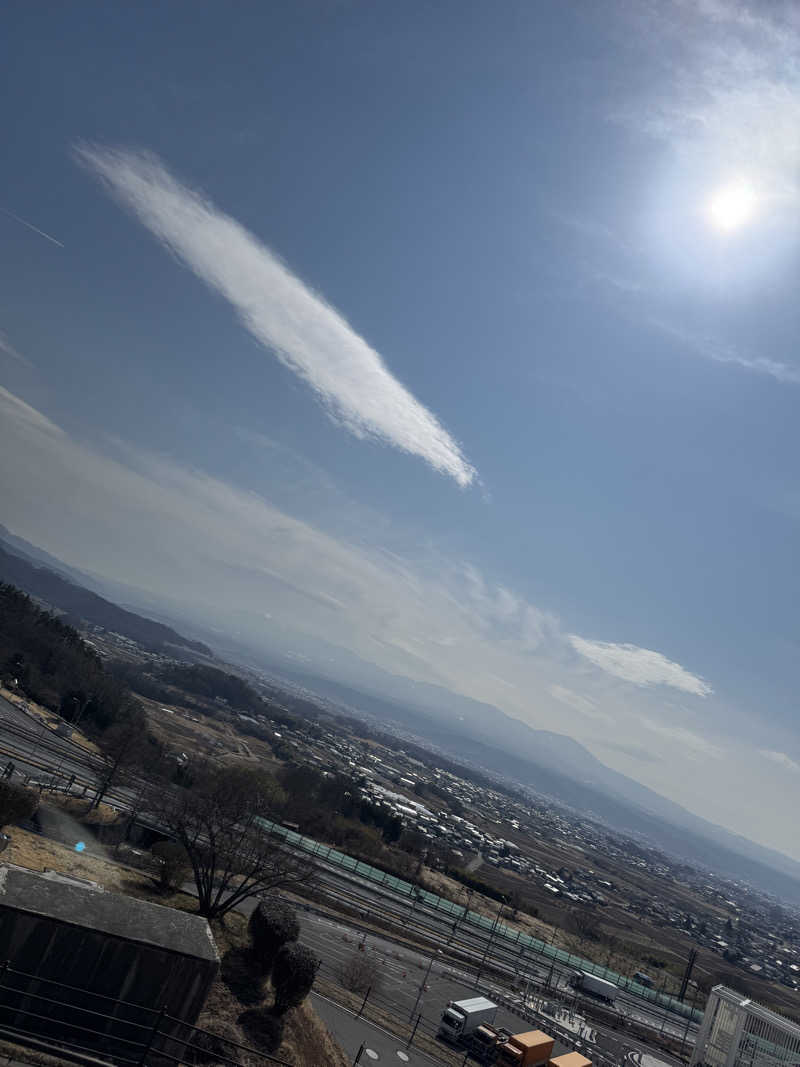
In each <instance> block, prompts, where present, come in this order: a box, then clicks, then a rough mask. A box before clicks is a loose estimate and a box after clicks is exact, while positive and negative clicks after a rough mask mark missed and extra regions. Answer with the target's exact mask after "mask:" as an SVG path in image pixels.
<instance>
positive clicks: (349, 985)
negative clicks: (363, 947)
mask: <svg viewBox="0 0 800 1067" xmlns="http://www.w3.org/2000/svg"><path fill="white" fill-rule="evenodd" d="M336 977H337V978H338V979H339V981H340V982H341V983H342V985H343V986H344V988H345V989H349V990H350V992H351V993H366V992H367V990H368V989H372V990H373V991H377V990H378V989H379V988H380V984H381V969H380V967H379V966H378V962H377V960H375V959H374V958H373V957H372V956H368V955H367V954H366V953H364V952H352V953H351V954H350V955H349V956H347V957H346V958H345V959H344V960H342V962H341V963H340V964H339V966H338V968H337V970H336Z"/></svg>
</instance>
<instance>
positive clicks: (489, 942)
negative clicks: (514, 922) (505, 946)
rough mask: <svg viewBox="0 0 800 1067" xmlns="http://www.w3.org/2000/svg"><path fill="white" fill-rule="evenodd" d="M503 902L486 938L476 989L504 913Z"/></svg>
mask: <svg viewBox="0 0 800 1067" xmlns="http://www.w3.org/2000/svg"><path fill="white" fill-rule="evenodd" d="M503 903H504V901H502V900H501V901H500V904H499V906H498V908H497V915H495V917H494V922H493V923H492V929H491V932H490V934H489V937H488V938H487V939H486V948H485V949H484V950H483V956H482V957H481V965H480V967H479V968H478V976H477V978H476V979H475V988H476V989H477V988H478V982H480V980H481V975H482V974H483V965H484V963H486V957H487V956H488V954H489V949H490V948H491V947H492V941H494V935H495V931H496V930H497V924H498V923H499V922H500V916H501V915H502V914H503Z"/></svg>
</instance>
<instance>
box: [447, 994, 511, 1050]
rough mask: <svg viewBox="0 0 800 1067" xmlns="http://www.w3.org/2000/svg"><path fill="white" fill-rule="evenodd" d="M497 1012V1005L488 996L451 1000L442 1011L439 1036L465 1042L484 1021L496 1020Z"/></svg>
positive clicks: (455, 1042) (454, 1041) (452, 1040)
mask: <svg viewBox="0 0 800 1067" xmlns="http://www.w3.org/2000/svg"><path fill="white" fill-rule="evenodd" d="M496 1014H497V1005H496V1004H494V1003H493V1002H492V1001H491V1000H488V999H487V998H486V997H471V998H470V999H469V1000H451V1001H450V1003H449V1004H448V1005H447V1007H446V1008H445V1009H444V1011H443V1012H442V1018H441V1020H440V1022H439V1037H443V1038H444V1039H445V1040H446V1041H450V1042H451V1043H452V1044H454V1045H459V1044H463V1043H464V1042H467V1041H469V1039H470V1037H471V1036H472V1034H473V1033H474V1031H475V1030H477V1028H478V1027H479V1026H481V1025H482V1024H483V1023H492V1022H494V1017H495V1015H496Z"/></svg>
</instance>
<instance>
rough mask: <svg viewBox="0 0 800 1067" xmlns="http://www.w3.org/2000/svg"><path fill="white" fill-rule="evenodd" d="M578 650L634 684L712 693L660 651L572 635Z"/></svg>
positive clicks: (570, 639) (703, 683)
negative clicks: (589, 639) (666, 686)
mask: <svg viewBox="0 0 800 1067" xmlns="http://www.w3.org/2000/svg"><path fill="white" fill-rule="evenodd" d="M569 643H570V644H571V645H572V647H573V648H574V649H575V651H576V652H577V653H578V654H579V655H581V656H583V657H584V658H585V659H588V660H589V661H590V662H591V663H594V665H595V666H596V667H599V668H600V669H601V670H603V671H606V672H607V673H608V674H613V675H614V676H615V677H616V678H622V679H623V680H624V681H626V682H632V683H633V685H639V686H645V687H646V686H654V685H668V686H672V687H673V688H674V689H681V690H683V692H684V693H692V694H693V695H694V696H698V697H705V696H708V695H709V694H710V693H712V692H713V690H712V688H711V686H710V685H709V684H708V683H707V682H705V681H703V679H702V678H699V677H698V676H697V675H695V674H691V673H690V672H689V671H687V670H686V669H685V668H683V667H681V665H680V664H679V663H674V662H673V661H672V660H669V659H667V657H666V656H663V655H662V654H661V653H660V652H654V651H653V650H652V649H650V648H639V646H638V645H630V644H614V643H613V642H610V641H588V640H586V638H584V637H578V636H577V635H576V634H570V635H569Z"/></svg>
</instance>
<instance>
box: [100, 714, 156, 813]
mask: <svg viewBox="0 0 800 1067" xmlns="http://www.w3.org/2000/svg"><path fill="white" fill-rule="evenodd" d="M100 746H101V748H102V750H103V755H104V756H105V767H104V768H103V771H102V772H101V774H100V782H99V784H98V786H97V792H96V793H95V797H94V800H93V801H92V805H91V806H92V807H93V808H97V807H99V806H100V802H101V801H102V799H103V797H105V795H106V793H108V791H109V789H111V787H112V786H113V785H119V784H120V783H121V781H122V780H123V779H124V778H125V777H126V772H129V771H132V770H133V769H134V768H137V767H139V766H140V764H141V763H142V761H143V758H144V751H145V746H146V736H145V735H143V731H142V721H141V719H140V718H139V717H137V718H132V719H131V720H130V721H128V722H119V723H115V724H114V725H113V726H111V727H109V728H108V730H106V732H105V733H104V734H103V735H102V736H101V738H100Z"/></svg>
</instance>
